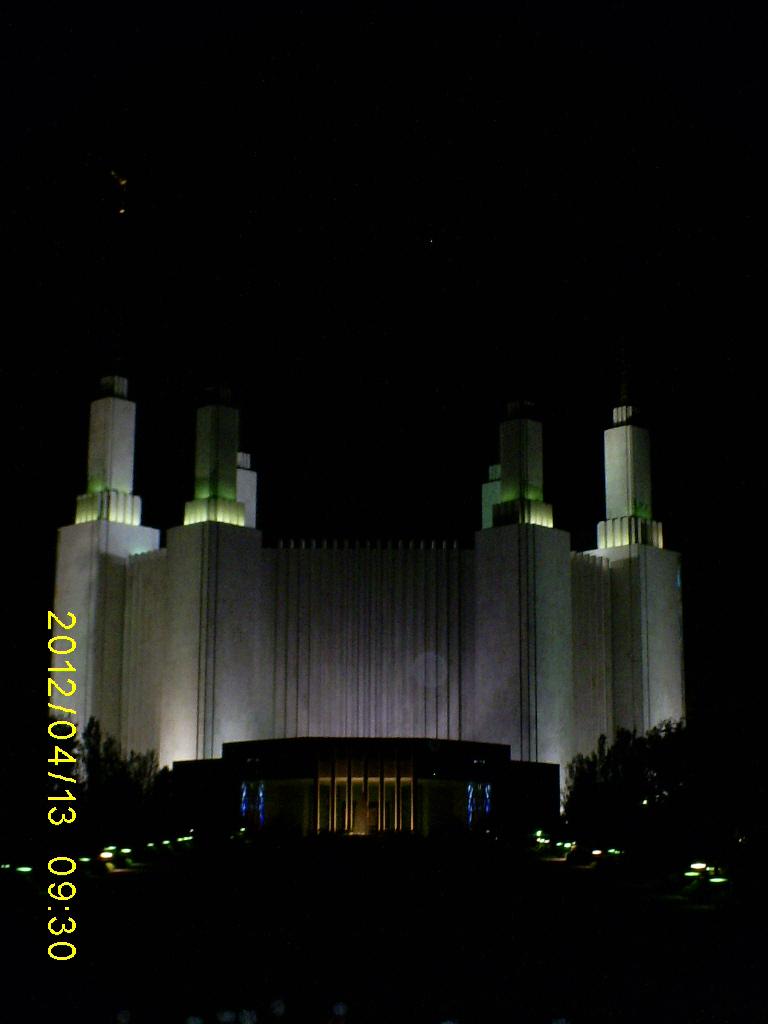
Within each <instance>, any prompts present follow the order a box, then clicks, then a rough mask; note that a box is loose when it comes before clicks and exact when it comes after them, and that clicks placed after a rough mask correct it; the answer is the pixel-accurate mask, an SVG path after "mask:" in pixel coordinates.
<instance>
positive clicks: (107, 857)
mask: <svg viewBox="0 0 768 1024" xmlns="http://www.w3.org/2000/svg"><path fill="white" fill-rule="evenodd" d="M99 856H100V857H101V859H102V860H110V859H111V858H112V854H111V853H110V851H109V850H102V851H101V853H100V854H99Z"/></svg>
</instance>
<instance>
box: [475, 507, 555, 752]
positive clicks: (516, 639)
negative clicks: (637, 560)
mask: <svg viewBox="0 0 768 1024" xmlns="http://www.w3.org/2000/svg"><path fill="white" fill-rule="evenodd" d="M569 563H570V538H569V535H568V534H567V533H565V532H564V531H562V530H554V529H546V528H544V527H539V526H531V525H527V524H526V525H509V526H501V527H496V528H495V529H493V530H482V531H480V532H479V533H477V534H476V535H475V592H476V603H475V616H476V618H475V622H476V628H475V699H474V722H473V731H472V735H471V736H467V737H465V738H467V739H473V740H478V741H482V742H486V743H505V744H508V745H509V746H510V747H511V752H512V758H513V759H514V760H532V761H550V762H555V763H559V764H561V765H564V764H565V762H566V761H567V760H568V759H569V757H570V756H571V749H572V740H571V722H572V716H573V693H572V664H571V662H572V651H571V591H570V564H569Z"/></svg>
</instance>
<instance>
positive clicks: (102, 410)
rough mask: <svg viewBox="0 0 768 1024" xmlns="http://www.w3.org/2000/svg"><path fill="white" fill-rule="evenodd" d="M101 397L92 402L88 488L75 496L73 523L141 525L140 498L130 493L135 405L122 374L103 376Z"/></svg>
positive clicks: (131, 488)
mask: <svg viewBox="0 0 768 1024" xmlns="http://www.w3.org/2000/svg"><path fill="white" fill-rule="evenodd" d="M101 389H102V392H103V397H101V398H97V399H96V401H95V402H92V403H91V419H90V427H89V433H88V488H87V493H86V494H82V495H80V496H79V497H78V499H77V508H76V512H75V522H76V523H89V522H93V521H95V520H99V519H102V520H106V521H107V522H110V523H125V524H127V525H128V526H139V525H140V524H141V498H139V497H138V495H136V494H134V493H133V455H134V443H135V435H136V404H135V403H134V402H130V401H128V397H127V396H128V381H127V380H126V379H125V377H103V378H102V380H101Z"/></svg>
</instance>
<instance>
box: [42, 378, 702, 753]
mask: <svg viewBox="0 0 768 1024" xmlns="http://www.w3.org/2000/svg"><path fill="white" fill-rule="evenodd" d="M102 384H103V388H104V395H103V397H101V398H99V399H97V400H96V401H95V402H94V403H93V405H92V407H91V419H90V438H89V446H88V487H87V493H86V494H84V495H82V496H80V497H79V498H77V505H76V513H75V522H74V524H72V525H69V526H64V527H62V528H61V530H60V532H59V544H58V556H57V569H56V590H55V608H56V610H57V612H58V614H62V613H64V612H66V611H72V612H74V613H75V614H76V615H77V619H78V622H77V629H76V631H75V635H76V638H77V643H78V646H77V657H78V663H77V665H78V668H77V671H78V675H77V682H78V689H77V692H76V695H75V697H74V698H73V701H74V705H75V707H76V709H77V713H78V718H79V721H80V723H81V724H82V725H84V724H85V722H86V721H87V720H88V718H89V717H90V716H91V715H94V716H95V717H96V718H98V719H99V721H100V723H101V727H102V731H103V732H106V733H110V734H112V735H114V736H116V737H118V738H119V740H120V743H121V745H122V747H123V748H124V749H125V750H126V751H128V750H137V751H144V750H148V749H155V750H156V751H157V752H158V755H159V760H160V763H161V764H171V763H172V762H174V761H181V760H190V759H210V758H217V757H219V756H220V755H221V752H222V744H224V743H232V742H236V741H246V740H268V739H284V738H285V739H287V738H292V737H338V738H350V739H352V738H402V739H417V738H429V739H438V740H456V741H475V742H481V743H493V744H503V745H504V746H506V747H508V748H509V751H510V757H511V759H512V760H513V761H533V762H549V763H556V764H559V765H560V766H561V770H562V769H563V768H564V766H565V765H566V764H567V762H568V761H569V760H570V759H571V758H572V757H573V756H574V755H575V754H576V753H577V752H583V753H587V752H590V751H591V750H593V749H594V748H595V747H596V745H597V741H598V737H599V736H600V735H601V734H605V735H607V736H608V737H609V738H610V737H612V736H613V735H614V734H615V732H616V730H617V729H618V728H620V727H623V728H627V729H634V730H637V731H638V732H643V731H646V730H648V729H649V728H651V727H652V726H654V725H656V724H658V723H660V722H662V721H664V720H666V719H679V718H681V717H682V716H683V715H684V696H683V658H682V607H681V593H680V557H679V555H677V554H676V553H675V552H672V551H668V550H666V549H665V548H664V547H663V540H662V528H661V524H660V523H658V522H656V521H654V520H653V518H652V510H651V467H650V448H649V439H648V434H647V432H646V430H644V429H643V428H642V427H640V426H638V425H636V424H635V423H634V422H633V411H632V409H631V407H628V406H622V407H619V408H617V409H614V412H613V425H612V426H611V427H610V428H609V429H607V430H606V431H605V489H606V513H605V515H606V518H605V520H604V521H603V522H601V523H600V524H599V525H598V528H597V547H596V548H595V549H594V550H592V551H587V552H582V553H576V552H572V551H571V543H570V535H569V534H568V533H567V532H566V531H565V530H562V529H557V528H555V527H554V525H553V515H552V508H551V506H550V505H548V504H546V503H545V501H544V483H543V452H542V429H541V425H540V423H538V422H536V420H535V419H533V418H531V415H530V413H529V411H528V409H527V408H526V407H521V406H517V407H512V408H510V410H509V418H508V419H507V420H506V421H505V422H504V423H502V424H501V428H500V452H499V463H498V465H495V466H492V467H491V469H490V473H489V481H488V483H486V484H485V485H484V486H483V490H482V528H481V529H480V530H479V531H478V532H477V533H476V534H475V540H474V548H473V549H469V550H465V549H462V548H460V547H459V546H458V545H457V544H442V545H435V544H430V545H423V544H422V545H415V544H412V543H401V544H389V545H386V546H378V545H374V544H366V545H349V544H346V543H332V544H330V543H329V544H325V543H323V544H322V545H317V544H314V543H305V542H296V543H291V544H288V545H284V546H282V547H277V548H275V547H265V546H264V545H263V543H262V536H261V533H260V531H259V530H258V529H257V528H256V474H255V472H254V471H253V470H252V469H251V468H250V459H249V456H248V455H246V454H243V453H242V452H239V451H238V448H239V438H238V413H237V411H236V410H234V409H232V408H228V407H225V406H207V407H205V408H202V409H200V410H199V412H198V415H197V448H196V462H195V482H194V496H193V498H192V500H190V501H188V502H187V504H186V510H185V517H184V524H183V525H178V526H175V527H173V528H171V529H169V530H168V532H167V545H166V546H165V547H160V532H159V531H158V530H156V529H152V528H150V527H147V526H143V525H141V499H140V498H139V497H138V496H136V495H135V494H133V460H134V422H135V406H134V403H133V402H131V401H130V400H129V399H128V397H127V382H126V381H125V380H124V379H123V378H119V377H114V378H107V379H106V380H105V381H103V382H102Z"/></svg>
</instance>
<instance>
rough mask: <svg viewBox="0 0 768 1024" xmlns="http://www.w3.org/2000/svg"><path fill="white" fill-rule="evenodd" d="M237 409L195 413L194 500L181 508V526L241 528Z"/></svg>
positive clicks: (242, 509) (219, 407)
mask: <svg viewBox="0 0 768 1024" xmlns="http://www.w3.org/2000/svg"><path fill="white" fill-rule="evenodd" d="M238 432H239V416H238V412H237V409H232V408H230V407H229V406H226V405H206V406H203V408H202V409H198V410H197V444H196V447H195V496H194V498H193V499H192V501H188V502H187V503H186V505H185V507H184V525H185V526H192V525H194V524H195V523H206V522H213V523H229V524H230V525H231V526H245V525H246V513H245V506H244V503H243V501H238V493H237V492H238V476H239V475H241V474H238V450H237V449H238V443H237V442H238Z"/></svg>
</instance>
